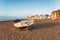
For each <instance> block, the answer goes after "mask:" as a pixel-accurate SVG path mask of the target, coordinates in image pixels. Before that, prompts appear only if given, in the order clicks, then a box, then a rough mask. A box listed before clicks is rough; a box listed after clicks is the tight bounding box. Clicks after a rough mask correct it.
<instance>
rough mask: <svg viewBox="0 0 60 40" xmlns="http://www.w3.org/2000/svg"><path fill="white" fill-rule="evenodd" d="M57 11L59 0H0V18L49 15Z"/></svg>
mask: <svg viewBox="0 0 60 40" xmlns="http://www.w3.org/2000/svg"><path fill="white" fill-rule="evenodd" d="M58 9H60V0H0V16H19V17H26V16H31V15H40V14H51V12H52V11H54V10H58Z"/></svg>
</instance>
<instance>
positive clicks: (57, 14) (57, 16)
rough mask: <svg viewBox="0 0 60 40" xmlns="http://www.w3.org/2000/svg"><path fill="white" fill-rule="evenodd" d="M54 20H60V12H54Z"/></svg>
mask: <svg viewBox="0 0 60 40" xmlns="http://www.w3.org/2000/svg"><path fill="white" fill-rule="evenodd" d="M51 19H52V20H60V10H56V11H53V12H52V13H51Z"/></svg>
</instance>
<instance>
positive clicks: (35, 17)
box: [27, 15, 40, 19]
mask: <svg viewBox="0 0 60 40" xmlns="http://www.w3.org/2000/svg"><path fill="white" fill-rule="evenodd" d="M27 19H40V16H39V15H34V16H31V17H27Z"/></svg>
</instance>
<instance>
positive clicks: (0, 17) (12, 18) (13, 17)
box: [0, 16, 24, 21]
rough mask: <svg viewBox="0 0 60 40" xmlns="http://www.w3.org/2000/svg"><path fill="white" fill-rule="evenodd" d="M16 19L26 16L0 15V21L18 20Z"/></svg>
mask: <svg viewBox="0 0 60 40" xmlns="http://www.w3.org/2000/svg"><path fill="white" fill-rule="evenodd" d="M16 19H24V18H23V17H15V16H0V21H7V20H16Z"/></svg>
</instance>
